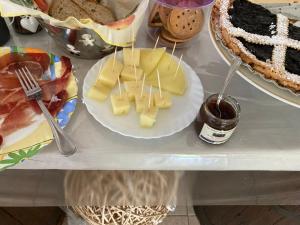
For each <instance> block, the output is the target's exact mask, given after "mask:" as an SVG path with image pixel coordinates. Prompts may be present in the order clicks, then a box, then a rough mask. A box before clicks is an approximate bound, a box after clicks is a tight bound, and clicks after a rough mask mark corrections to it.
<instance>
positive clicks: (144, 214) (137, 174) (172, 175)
mask: <svg viewBox="0 0 300 225" xmlns="http://www.w3.org/2000/svg"><path fill="white" fill-rule="evenodd" d="M179 178H180V174H179V173H176V172H158V171H147V172H144V171H112V172H109V171H106V172H105V171H104V172H98V171H88V172H87V171H71V172H68V173H67V174H66V177H65V198H66V203H67V205H71V209H72V210H73V211H74V212H75V213H76V214H77V215H79V216H81V217H82V218H83V219H84V220H85V221H86V222H88V223H89V224H91V225H156V224H158V223H160V222H162V221H163V219H164V218H165V217H166V216H167V215H168V213H169V212H170V211H172V210H173V209H175V207H174V205H175V202H176V194H177V189H178V182H179Z"/></svg>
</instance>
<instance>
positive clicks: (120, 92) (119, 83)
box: [118, 77, 122, 97]
mask: <svg viewBox="0 0 300 225" xmlns="http://www.w3.org/2000/svg"><path fill="white" fill-rule="evenodd" d="M118 86H119V94H120V97H121V96H122V90H121V82H120V78H119V77H118Z"/></svg>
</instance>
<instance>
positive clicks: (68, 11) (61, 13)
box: [49, 0, 90, 20]
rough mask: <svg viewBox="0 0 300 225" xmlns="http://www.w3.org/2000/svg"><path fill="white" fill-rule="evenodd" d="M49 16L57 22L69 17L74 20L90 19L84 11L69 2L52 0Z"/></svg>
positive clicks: (69, 0) (67, 0) (68, 0)
mask: <svg viewBox="0 0 300 225" xmlns="http://www.w3.org/2000/svg"><path fill="white" fill-rule="evenodd" d="M49 15H50V16H52V17H54V18H56V19H59V20H65V19H67V18H68V17H70V16H73V17H75V18H76V19H88V18H90V16H89V15H88V14H87V13H86V12H85V11H84V10H82V9H81V8H80V7H79V6H78V5H77V4H75V3H74V2H72V1H71V0H54V1H53V2H52V4H51V7H50V10H49Z"/></svg>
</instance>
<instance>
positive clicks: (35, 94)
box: [15, 66, 76, 156]
mask: <svg viewBox="0 0 300 225" xmlns="http://www.w3.org/2000/svg"><path fill="white" fill-rule="evenodd" d="M15 72H16V74H17V77H18V79H19V81H20V83H21V85H22V88H23V90H24V92H25V94H26V96H27V98H28V99H31V100H36V101H37V103H38V105H39V107H40V108H41V110H42V112H43V113H44V115H45V117H46V119H47V121H48V123H49V125H50V127H51V130H52V133H53V136H54V139H55V141H56V144H57V147H58V150H59V151H60V152H61V153H62V154H63V155H65V156H69V155H72V154H74V153H75V152H76V146H75V144H74V143H73V141H72V140H71V138H70V137H69V136H68V135H67V134H66V133H65V132H64V131H63V129H62V128H61V127H60V126H59V125H58V124H57V123H56V121H55V120H54V119H53V117H52V115H51V114H50V113H49V111H48V109H47V108H46V106H45V104H44V103H43V101H42V89H41V87H40V86H39V84H38V82H37V81H36V80H35V78H34V77H33V75H32V74H31V72H30V71H29V69H28V68H27V67H26V66H25V67H21V68H20V69H17V70H15Z"/></svg>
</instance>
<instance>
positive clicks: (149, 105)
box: [148, 85, 152, 109]
mask: <svg viewBox="0 0 300 225" xmlns="http://www.w3.org/2000/svg"><path fill="white" fill-rule="evenodd" d="M151 97H152V85H151V86H150V94H149V102H148V109H150V107H151Z"/></svg>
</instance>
